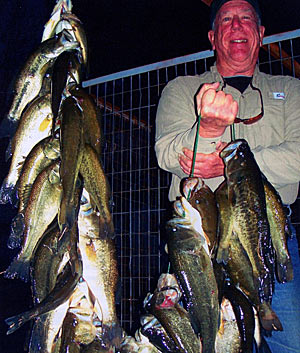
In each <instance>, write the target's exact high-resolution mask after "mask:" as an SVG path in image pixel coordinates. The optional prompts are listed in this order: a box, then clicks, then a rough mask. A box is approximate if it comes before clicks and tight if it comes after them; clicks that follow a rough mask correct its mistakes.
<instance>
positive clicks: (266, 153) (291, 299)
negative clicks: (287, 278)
mask: <svg viewBox="0 0 300 353" xmlns="http://www.w3.org/2000/svg"><path fill="white" fill-rule="evenodd" d="M264 32H265V28H264V27H263V26H262V25H261V12H260V9H259V4H258V1H257V0H247V1H246V0H227V1H226V0H214V1H213V3H212V5H211V29H210V31H209V32H208V38H209V40H210V42H211V45H212V48H213V50H215V54H216V62H215V64H214V65H213V66H212V67H211V68H210V70H209V71H207V72H205V73H203V74H201V75H196V76H182V77H177V78H176V79H175V80H172V81H171V82H169V83H168V84H167V86H166V87H165V88H164V90H163V92H162V96H161V99H160V102H159V105H158V110H157V117H156V142H155V150H156V155H157V160H158V163H159V166H160V167H161V168H163V169H165V170H167V171H168V172H171V173H172V183H171V185H170V190H169V199H170V201H173V200H175V199H176V197H177V196H179V195H180V181H181V179H182V178H184V177H187V176H189V175H190V173H191V168H192V163H193V148H194V142H195V136H196V133H197V131H198V130H197V124H196V122H197V115H198V113H200V114H201V120H200V127H199V139H198V146H197V151H196V152H197V153H196V157H195V166H194V170H193V175H194V176H196V177H200V178H202V179H203V180H204V181H205V183H206V184H207V185H208V186H209V187H210V188H211V189H212V190H216V188H217V187H218V186H219V185H220V183H221V182H222V181H223V180H224V164H223V161H222V159H221V158H220V156H219V153H220V151H221V150H222V149H223V148H224V146H225V145H226V144H227V143H228V142H230V140H231V131H230V126H231V125H233V124H234V131H235V137H236V138H243V139H245V140H246V141H247V142H248V144H249V146H250V148H251V151H252V152H253V154H254V156H255V159H256V162H257V164H258V165H259V167H260V170H261V171H262V173H263V174H264V175H265V176H266V177H267V179H268V180H269V182H270V183H271V184H272V185H273V186H274V187H275V188H276V190H277V191H278V193H279V194H280V196H281V199H282V201H283V203H284V204H285V205H287V207H289V205H291V204H292V203H294V202H295V200H296V198H297V194H298V187H299V181H300V81H299V80H298V79H295V78H293V77H289V76H272V75H269V74H265V73H263V72H261V71H260V70H259V68H258V66H257V60H258V54H259V49H260V47H261V45H262V40H263V36H264ZM288 246H289V250H290V253H291V257H292V262H293V267H294V280H293V281H291V282H289V283H286V284H279V283H276V285H275V294H274V296H273V302H272V307H273V309H274V311H275V312H276V313H277V315H278V317H279V319H280V321H281V323H282V325H283V329H284V333H283V332H273V333H272V337H270V338H268V343H269V345H270V346H271V350H272V352H273V353H274V352H280V353H285V352H300V348H299V347H300V346H299V342H300V296H299V293H300V263H299V253H298V244H297V238H296V236H294V238H293V239H288Z"/></svg>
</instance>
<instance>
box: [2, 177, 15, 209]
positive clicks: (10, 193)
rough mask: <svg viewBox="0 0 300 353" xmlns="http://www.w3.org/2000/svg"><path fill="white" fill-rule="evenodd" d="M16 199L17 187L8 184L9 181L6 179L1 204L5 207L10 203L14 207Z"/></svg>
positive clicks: (3, 184)
mask: <svg viewBox="0 0 300 353" xmlns="http://www.w3.org/2000/svg"><path fill="white" fill-rule="evenodd" d="M15 199H16V195H15V185H13V184H8V183H7V180H6V179H4V180H3V183H2V185H1V189H0V204H1V205H4V204H6V203H8V202H10V203H11V204H12V205H14V204H15Z"/></svg>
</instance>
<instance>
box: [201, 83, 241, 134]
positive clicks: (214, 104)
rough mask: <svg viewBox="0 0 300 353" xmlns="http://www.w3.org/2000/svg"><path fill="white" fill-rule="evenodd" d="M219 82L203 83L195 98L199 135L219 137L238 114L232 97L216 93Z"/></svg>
mask: <svg viewBox="0 0 300 353" xmlns="http://www.w3.org/2000/svg"><path fill="white" fill-rule="evenodd" d="M219 85H220V84H219V82H215V83H205V84H204V85H203V86H202V87H201V89H200V91H199V93H198V94H197V96H196V104H197V112H200V114H201V120H200V128H199V135H200V136H202V137H219V136H221V135H222V134H223V133H224V131H225V129H226V127H227V126H229V125H232V124H233V122H234V119H235V117H236V115H237V112H238V103H237V102H236V101H235V100H234V99H233V98H232V95H230V94H226V93H225V92H223V91H218V92H217V91H216V90H217V89H218V87H219Z"/></svg>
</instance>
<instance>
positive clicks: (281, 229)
mask: <svg viewBox="0 0 300 353" xmlns="http://www.w3.org/2000/svg"><path fill="white" fill-rule="evenodd" d="M263 184H264V190H265V196H266V205H267V216H268V221H269V225H270V231H271V238H272V244H273V247H274V249H275V254H276V275H277V279H278V282H280V283H285V282H289V281H292V280H293V277H294V276H293V265H292V262H291V256H290V254H289V250H288V247H287V237H288V236H289V226H288V221H287V216H286V213H285V210H284V208H283V204H282V201H281V198H280V195H279V194H278V192H277V191H276V189H275V188H274V187H273V185H272V184H271V183H270V182H269V181H268V180H267V178H266V177H263Z"/></svg>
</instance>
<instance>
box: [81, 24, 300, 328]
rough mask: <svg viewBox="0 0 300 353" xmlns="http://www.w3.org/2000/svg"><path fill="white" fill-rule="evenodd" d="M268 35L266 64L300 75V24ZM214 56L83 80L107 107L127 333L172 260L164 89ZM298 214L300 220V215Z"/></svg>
mask: <svg viewBox="0 0 300 353" xmlns="http://www.w3.org/2000/svg"><path fill="white" fill-rule="evenodd" d="M264 43H266V45H265V47H264V49H263V50H261V55H260V58H259V66H260V69H261V71H264V72H266V73H271V74H288V75H292V76H296V77H299V76H300V70H299V67H298V66H299V65H298V62H299V55H300V30H297V31H292V32H287V33H283V34H280V35H275V36H270V37H266V38H265V41H264ZM273 43H277V46H274V44H273ZM213 62H214V58H213V53H212V52H211V51H206V52H201V53H197V54H195V55H191V56H186V57H181V58H177V59H173V60H168V61H165V62H161V63H156V64H152V65H149V66H145V67H142V68H137V69H133V70H127V71H124V72H122V73H117V74H114V75H110V76H106V77H102V78H98V79H95V80H91V81H86V82H85V83H84V86H85V87H89V90H90V93H91V94H93V95H94V96H95V99H96V101H97V104H98V106H99V107H100V108H101V111H102V124H103V134H104V145H103V163H104V169H105V173H106V175H107V177H108V180H109V183H110V186H111V190H112V196H113V219H114V225H115V230H116V241H117V251H118V260H119V261H118V263H119V273H120V279H121V286H120V288H121V289H120V292H119V293H118V294H119V295H118V297H119V302H118V311H119V317H120V319H121V324H122V326H123V328H124V329H125V330H126V331H127V332H128V333H133V332H134V330H135V329H136V328H137V327H138V326H139V325H140V324H139V317H140V315H141V310H142V303H143V299H144V298H145V296H146V294H147V292H149V291H153V289H154V288H155V286H156V283H157V279H158V277H159V275H160V274H161V273H162V272H166V271H167V266H168V261H167V258H166V257H167V256H166V253H165V250H164V245H165V236H164V224H165V221H166V219H167V218H168V217H169V210H170V207H169V202H168V198H167V195H168V188H169V185H170V181H171V180H170V174H169V173H166V172H164V171H163V170H161V169H160V168H159V167H158V165H157V161H156V156H155V151H154V134H155V131H154V127H155V115H156V109H157V104H158V101H159V97H160V94H161V91H162V89H163V88H164V86H165V85H166V83H167V82H168V81H170V80H172V79H174V78H175V77H177V76H180V75H195V74H201V73H203V72H204V71H206V70H208V69H209V67H210V66H211V65H212V64H213ZM298 202H299V199H298V200H297V202H296V203H295V205H293V208H294V209H295V210H297V208H298V207H299V206H298V204H297V203H298ZM294 214H295V213H294ZM296 214H299V212H296ZM293 221H294V224H295V225H296V226H297V227H299V224H300V223H299V219H297V217H295V216H294V219H293ZM298 233H299V232H298Z"/></svg>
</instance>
